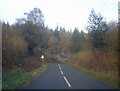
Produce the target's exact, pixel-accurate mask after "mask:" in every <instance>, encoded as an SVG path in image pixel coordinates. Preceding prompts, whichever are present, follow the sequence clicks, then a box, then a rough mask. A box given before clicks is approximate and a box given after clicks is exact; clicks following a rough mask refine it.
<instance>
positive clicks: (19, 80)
mask: <svg viewBox="0 0 120 91" xmlns="http://www.w3.org/2000/svg"><path fill="white" fill-rule="evenodd" d="M47 66H48V64H45V65H43V66H42V67H39V68H36V69H34V70H31V71H29V72H22V71H21V70H17V71H16V72H13V71H11V72H8V73H7V74H6V76H4V77H3V79H2V81H3V86H2V87H3V89H16V88H23V87H25V86H27V85H28V84H30V82H32V81H33V80H35V78H37V77H38V76H39V75H40V74H41V73H42V72H43V71H44V70H45V69H46V68H47Z"/></svg>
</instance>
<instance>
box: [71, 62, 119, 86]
mask: <svg viewBox="0 0 120 91" xmlns="http://www.w3.org/2000/svg"><path fill="white" fill-rule="evenodd" d="M69 65H71V66H73V67H75V68H76V69H78V70H79V71H80V72H83V73H85V74H87V75H89V76H91V77H93V78H95V79H98V80H101V81H103V82H105V83H107V84H110V85H112V86H114V87H116V88H118V83H120V79H118V78H113V77H111V76H109V75H107V74H105V73H101V72H95V71H92V70H89V69H86V68H83V67H81V66H79V65H78V64H69Z"/></svg>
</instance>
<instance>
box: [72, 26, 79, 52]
mask: <svg viewBox="0 0 120 91" xmlns="http://www.w3.org/2000/svg"><path fill="white" fill-rule="evenodd" d="M80 49H81V41H80V33H79V30H78V29H77V28H75V29H74V32H73V34H72V38H71V44H70V52H72V53H75V52H79V51H80Z"/></svg>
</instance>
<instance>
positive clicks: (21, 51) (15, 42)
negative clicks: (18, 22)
mask: <svg viewBox="0 0 120 91" xmlns="http://www.w3.org/2000/svg"><path fill="white" fill-rule="evenodd" d="M2 34H3V41H2V59H3V62H2V64H3V68H4V67H5V68H9V67H10V68H11V67H13V66H14V65H18V64H21V63H23V61H22V58H23V57H25V56H26V54H27V46H28V45H27V42H26V41H25V40H24V39H23V38H22V37H21V36H19V35H17V36H13V35H16V34H17V31H14V32H13V31H11V30H10V27H9V26H7V25H6V24H3V25H2Z"/></svg>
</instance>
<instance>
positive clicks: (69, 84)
mask: <svg viewBox="0 0 120 91" xmlns="http://www.w3.org/2000/svg"><path fill="white" fill-rule="evenodd" d="M58 67H59V69H60V72H61V74H62V75H63V71H62V69H61V67H60V65H59V64H58ZM63 78H64V80H65V81H66V83H67V85H68V87H71V85H70V83H69V82H68V80H67V78H66V77H65V76H64V75H63Z"/></svg>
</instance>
